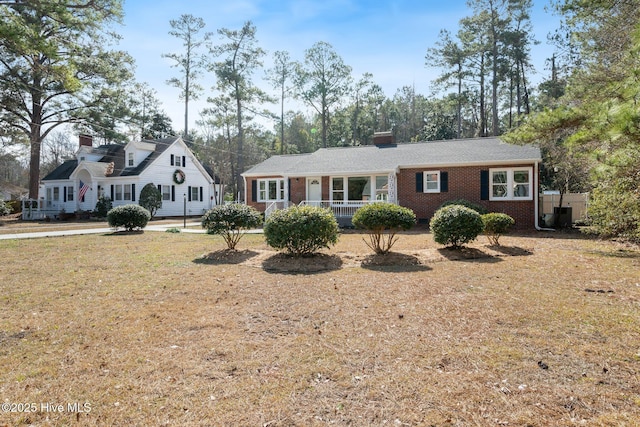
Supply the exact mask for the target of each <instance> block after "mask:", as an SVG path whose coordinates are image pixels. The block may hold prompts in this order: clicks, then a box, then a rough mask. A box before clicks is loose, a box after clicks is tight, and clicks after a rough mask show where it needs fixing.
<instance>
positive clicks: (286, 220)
mask: <svg viewBox="0 0 640 427" xmlns="http://www.w3.org/2000/svg"><path fill="white" fill-rule="evenodd" d="M338 233H339V228H338V222H337V221H336V218H335V217H334V216H333V213H332V212H331V210H329V209H324V208H320V207H315V206H292V207H290V208H287V209H282V210H278V211H275V212H274V213H273V214H271V216H269V218H268V219H267V221H266V222H265V225H264V236H265V239H266V241H267V244H268V245H269V246H271V247H273V248H275V249H283V250H286V251H287V253H289V254H290V255H293V256H296V257H298V256H309V255H312V254H314V253H315V252H317V251H318V250H320V249H321V248H329V247H330V245H335V244H336V243H337V242H338Z"/></svg>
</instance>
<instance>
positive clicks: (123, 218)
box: [107, 204, 151, 231]
mask: <svg viewBox="0 0 640 427" xmlns="http://www.w3.org/2000/svg"><path fill="white" fill-rule="evenodd" d="M150 219H151V213H149V211H148V210H146V209H145V208H143V207H142V206H140V205H134V204H129V205H123V206H117V207H115V208H113V209H111V210H110V211H109V212H108V213H107V221H108V222H109V226H111V227H113V228H119V227H123V228H124V229H126V230H127V231H133V230H135V229H143V228H145V227H146V226H147V223H148V222H149V220H150Z"/></svg>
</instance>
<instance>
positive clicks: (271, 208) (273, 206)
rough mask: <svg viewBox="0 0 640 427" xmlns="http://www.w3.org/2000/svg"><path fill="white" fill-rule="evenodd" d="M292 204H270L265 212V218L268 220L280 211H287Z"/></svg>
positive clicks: (285, 202) (283, 202)
mask: <svg viewBox="0 0 640 427" xmlns="http://www.w3.org/2000/svg"><path fill="white" fill-rule="evenodd" d="M290 204H291V202H289V201H281V202H270V203H269V204H268V205H267V208H266V209H265V210H264V218H265V219H267V218H269V216H270V215H271V214H272V213H274V212H275V211H277V210H278V209H286V208H288V207H289V205H290Z"/></svg>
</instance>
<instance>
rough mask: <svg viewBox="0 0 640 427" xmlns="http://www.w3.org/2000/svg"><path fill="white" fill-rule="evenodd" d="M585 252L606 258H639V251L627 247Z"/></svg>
mask: <svg viewBox="0 0 640 427" xmlns="http://www.w3.org/2000/svg"><path fill="white" fill-rule="evenodd" d="M587 253H590V254H594V255H598V256H602V257H608V258H627V259H635V258H639V259H640V251H633V250H629V249H617V250H611V251H602V250H594V251H587Z"/></svg>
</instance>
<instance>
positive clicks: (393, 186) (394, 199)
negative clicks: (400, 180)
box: [387, 172, 398, 205]
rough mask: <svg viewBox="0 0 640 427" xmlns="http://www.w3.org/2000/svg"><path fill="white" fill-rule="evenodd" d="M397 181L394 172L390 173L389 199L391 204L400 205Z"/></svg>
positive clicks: (388, 184)
mask: <svg viewBox="0 0 640 427" xmlns="http://www.w3.org/2000/svg"><path fill="white" fill-rule="evenodd" d="M397 185H398V184H397V181H396V174H395V173H394V172H390V173H389V175H388V176H387V187H388V190H387V197H388V199H389V203H393V204H396V205H397V204H398V191H397Z"/></svg>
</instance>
